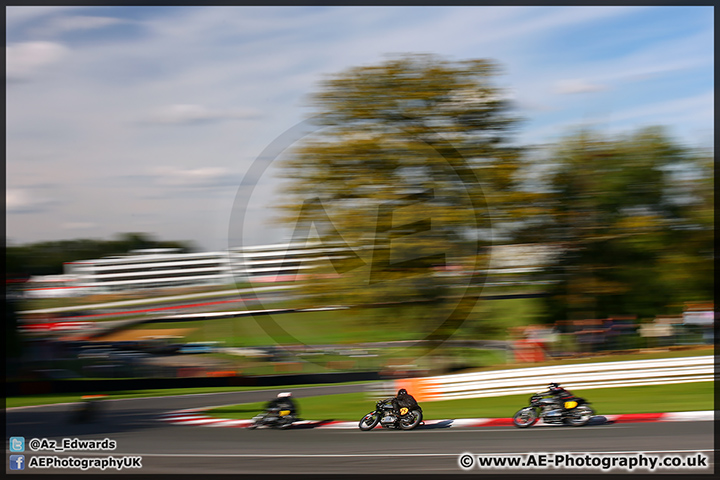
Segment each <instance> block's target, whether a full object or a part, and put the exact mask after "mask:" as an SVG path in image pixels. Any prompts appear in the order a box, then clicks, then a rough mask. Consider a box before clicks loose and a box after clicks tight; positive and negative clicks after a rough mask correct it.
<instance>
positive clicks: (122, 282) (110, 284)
mask: <svg viewBox="0 0 720 480" xmlns="http://www.w3.org/2000/svg"><path fill="white" fill-rule="evenodd" d="M342 256H343V254H342V249H341V248H334V247H324V246H322V245H320V244H317V243H315V244H313V243H308V244H292V243H285V244H272V245H257V246H252V247H238V248H232V249H229V250H227V251H220V252H203V253H182V252H180V251H179V250H178V249H145V250H135V251H131V252H129V253H128V254H127V255H118V256H112V257H105V258H100V259H95V260H83V261H76V262H68V263H66V264H65V277H66V278H67V279H68V280H69V281H71V282H72V284H73V285H74V286H77V287H82V291H83V292H84V293H86V294H91V293H92V294H98V293H127V292H135V291H142V290H149V289H164V288H173V287H201V286H209V285H232V284H234V283H236V282H246V281H248V282H277V281H285V280H288V281H289V280H294V279H296V278H297V277H298V275H302V274H303V273H304V272H307V271H308V270H310V269H312V268H313V267H314V266H315V265H317V264H318V262H320V261H327V260H328V259H329V258H331V257H342Z"/></svg>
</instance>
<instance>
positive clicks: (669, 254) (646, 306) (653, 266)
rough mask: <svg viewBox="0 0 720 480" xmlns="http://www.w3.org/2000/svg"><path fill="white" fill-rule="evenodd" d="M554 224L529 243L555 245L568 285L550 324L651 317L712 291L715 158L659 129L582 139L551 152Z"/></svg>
mask: <svg viewBox="0 0 720 480" xmlns="http://www.w3.org/2000/svg"><path fill="white" fill-rule="evenodd" d="M551 158H552V162H553V163H554V167H555V168H554V170H553V171H552V173H551V175H550V177H549V178H550V182H549V185H550V194H549V196H548V197H547V198H548V201H547V202H544V203H542V204H541V206H542V207H543V208H544V211H545V213H546V215H545V216H544V217H536V220H537V219H538V218H544V219H545V220H546V222H545V223H544V224H540V225H534V230H533V231H532V232H528V233H527V236H528V238H534V240H535V241H538V242H546V243H553V244H555V245H557V246H558V247H560V249H561V251H562V254H561V255H560V256H558V262H557V263H556V264H555V265H553V267H554V269H555V272H556V273H557V274H558V276H557V278H558V279H559V280H560V282H559V283H558V284H557V285H556V286H555V288H554V290H553V291H552V293H553V296H551V297H548V299H547V307H548V311H547V314H548V319H549V320H551V321H552V320H561V319H576V318H605V317H607V316H612V315H617V314H623V315H637V316H638V317H639V318H652V317H654V316H655V315H658V314H663V313H678V312H679V311H681V310H682V305H683V302H685V301H691V300H708V299H711V298H712V292H713V282H712V276H713V259H714V247H713V233H714V232H713V223H712V218H713V189H712V177H713V174H712V160H711V156H710V155H708V154H702V153H700V152H697V151H694V150H692V149H690V148H687V147H684V146H682V145H680V144H678V143H677V142H676V141H674V140H673V139H672V138H670V137H669V135H668V134H667V132H666V131H665V130H664V129H662V128H660V127H649V128H644V129H641V130H639V131H637V132H634V133H632V134H626V135H616V136H604V135H601V134H599V133H597V132H592V131H581V132H579V133H577V134H574V135H571V136H569V137H567V138H566V139H564V140H563V141H561V142H559V143H558V144H557V145H556V146H555V148H554V149H553V153H552V156H551Z"/></svg>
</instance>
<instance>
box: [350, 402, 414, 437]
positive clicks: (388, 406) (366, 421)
mask: <svg viewBox="0 0 720 480" xmlns="http://www.w3.org/2000/svg"><path fill="white" fill-rule="evenodd" d="M392 400H393V399H392V398H388V399H386V400H379V401H378V402H377V403H376V404H375V410H373V411H372V412H370V413H368V414H367V415H365V416H364V417H363V418H362V419H361V420H360V423H359V424H358V427H360V430H362V431H363V432H367V431H368V430H372V429H373V428H375V427H376V426H377V425H378V424H380V426H382V427H384V428H399V429H401V430H412V429H413V428H415V427H417V426H418V425H421V424H422V420H423V414H422V408H420V406H419V405H418V406H417V407H416V408H413V409H412V410H410V409H409V408H407V407H402V408H400V412H396V411H395V407H393V404H392Z"/></svg>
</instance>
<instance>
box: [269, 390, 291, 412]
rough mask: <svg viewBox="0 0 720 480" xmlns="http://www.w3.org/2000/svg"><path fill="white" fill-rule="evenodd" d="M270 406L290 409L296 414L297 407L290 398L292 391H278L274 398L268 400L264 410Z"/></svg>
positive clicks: (270, 407)
mask: <svg viewBox="0 0 720 480" xmlns="http://www.w3.org/2000/svg"><path fill="white" fill-rule="evenodd" d="M272 408H278V409H280V410H281V411H282V410H290V413H291V414H293V415H295V416H297V413H298V407H297V404H296V403H295V401H294V400H293V398H292V393H290V392H282V393H278V395H277V397H276V398H273V399H272V400H270V401H269V402H268V403H267V405H266V406H265V410H266V411H270V409H272Z"/></svg>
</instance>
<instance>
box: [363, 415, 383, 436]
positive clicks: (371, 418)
mask: <svg viewBox="0 0 720 480" xmlns="http://www.w3.org/2000/svg"><path fill="white" fill-rule="evenodd" d="M378 423H380V414H379V413H377V412H370V413H368V414H367V415H365V416H364V417H363V418H362V419H361V420H360V423H359V424H358V427H360V430H362V431H363V432H367V431H368V430H372V429H373V428H375V427H376V426H377V424H378Z"/></svg>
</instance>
